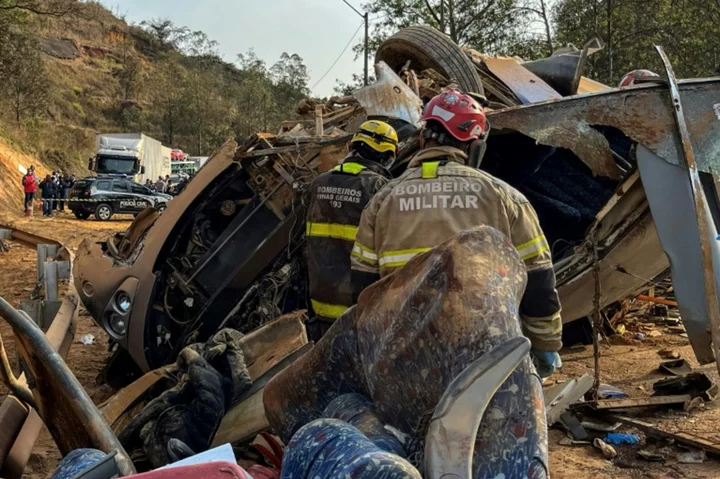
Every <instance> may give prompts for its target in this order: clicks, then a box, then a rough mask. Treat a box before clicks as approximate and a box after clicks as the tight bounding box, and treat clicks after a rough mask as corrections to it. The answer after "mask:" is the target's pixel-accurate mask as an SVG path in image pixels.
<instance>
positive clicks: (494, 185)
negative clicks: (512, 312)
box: [352, 91, 562, 377]
mask: <svg viewBox="0 0 720 479" xmlns="http://www.w3.org/2000/svg"><path fill="white" fill-rule="evenodd" d="M422 120H423V121H424V122H425V125H424V127H423V130H422V131H421V139H420V142H421V146H422V150H421V151H420V152H418V153H417V154H416V155H415V156H414V157H413V158H412V159H411V160H410V163H409V165H408V169H407V171H406V172H405V173H403V175H402V176H400V177H399V178H397V179H395V180H393V181H391V182H390V183H389V184H388V185H387V186H386V187H385V188H383V190H382V191H380V192H379V193H378V194H377V195H375V196H374V197H373V199H372V201H371V202H370V204H369V205H368V206H367V208H366V209H365V211H364V212H363V215H362V219H361V220H360V225H359V227H358V231H357V237H356V240H355V244H354V246H353V251H352V270H353V274H352V276H353V280H354V281H355V283H356V284H358V285H362V286H367V285H369V284H371V283H372V282H374V281H376V280H377V279H378V278H380V277H385V276H387V275H389V274H390V273H392V272H393V271H394V270H396V269H398V268H400V267H402V266H403V265H404V264H406V263H407V262H408V261H410V259H411V258H412V257H413V256H415V255H417V254H420V253H424V252H426V251H428V250H430V249H432V248H433V247H435V246H437V245H439V244H440V243H442V242H443V241H445V240H447V239H449V238H451V237H452V236H454V235H455V234H456V233H458V232H460V231H463V230H467V229H470V228H473V227H476V226H479V225H488V226H492V227H493V228H495V229H497V230H499V231H500V232H501V233H503V234H504V235H505V236H506V237H508V238H509V239H510V241H511V242H512V244H513V245H514V246H515V248H516V250H517V252H518V254H519V255H520V257H521V258H522V259H523V261H524V263H525V266H526V268H527V274H528V283H527V288H526V289H525V293H524V295H523V298H522V301H521V304H520V317H521V323H522V328H523V332H524V334H525V335H526V336H527V337H528V338H529V339H530V340H531V342H532V345H533V353H534V357H535V358H534V359H535V362H536V364H537V366H538V372H539V373H540V374H541V376H543V377H546V376H549V375H550V374H552V372H554V370H555V368H556V367H557V366H559V365H560V357H559V355H558V354H557V351H558V350H560V348H561V346H562V343H561V333H562V322H561V319H560V302H559V299H558V294H557V291H556V289H555V273H554V271H553V266H552V260H551V256H550V247H549V245H548V243H547V240H546V239H545V235H544V234H543V231H542V229H541V228H540V224H539V222H538V218H537V214H536V213H535V210H534V209H533V207H532V206H531V205H530V203H529V202H528V200H527V199H526V198H525V197H524V196H523V195H522V194H521V193H520V192H518V191H517V190H515V189H514V188H512V187H511V186H509V185H508V184H506V183H504V182H502V181H500V180H498V179H496V178H494V177H492V176H491V175H489V174H487V173H485V172H482V171H479V170H477V169H475V168H472V167H470V166H467V164H466V163H467V162H468V160H469V158H468V153H469V152H475V151H481V150H482V148H478V146H479V144H480V143H482V142H484V140H485V136H486V133H487V131H488V123H487V120H486V118H485V114H484V112H483V109H482V107H481V106H480V104H479V103H478V102H477V101H475V100H474V99H473V98H472V97H470V96H469V95H466V94H463V93H460V92H458V91H447V92H444V93H442V94H440V95H438V96H436V97H435V98H433V99H432V100H431V101H430V102H429V103H428V104H427V106H426V107H425V111H424V114H423V117H422Z"/></svg>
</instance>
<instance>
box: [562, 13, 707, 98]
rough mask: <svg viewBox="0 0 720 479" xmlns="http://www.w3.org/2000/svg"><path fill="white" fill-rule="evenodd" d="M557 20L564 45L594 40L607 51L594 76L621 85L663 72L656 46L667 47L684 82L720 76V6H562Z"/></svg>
mask: <svg viewBox="0 0 720 479" xmlns="http://www.w3.org/2000/svg"><path fill="white" fill-rule="evenodd" d="M553 20H554V24H555V28H556V35H557V37H556V40H557V42H558V43H560V44H566V43H573V44H574V45H577V46H581V45H582V44H583V43H585V41H587V40H588V39H590V38H592V37H599V38H600V39H602V40H603V42H604V44H605V48H604V50H603V51H601V52H599V53H598V54H596V55H593V56H592V57H590V62H589V63H590V65H589V71H588V73H589V75H590V76H592V77H593V78H595V79H597V80H599V81H602V82H605V83H608V84H616V83H617V82H618V80H619V79H620V77H622V75H623V74H625V73H627V72H628V71H631V70H634V69H639V68H645V69H650V70H654V71H656V72H659V73H661V72H662V66H661V64H660V61H659V57H658V55H657V53H656V51H655V48H654V45H662V46H663V47H664V48H665V50H666V51H667V53H668V55H669V56H670V59H671V61H672V62H673V66H674V68H675V70H676V73H677V74H678V75H679V76H681V77H697V76H710V75H717V74H718V66H719V65H720V58H719V56H720V2H717V1H708V0H600V1H593V2H587V1H583V0H559V1H558V2H557V4H556V6H555V9H554V13H553Z"/></svg>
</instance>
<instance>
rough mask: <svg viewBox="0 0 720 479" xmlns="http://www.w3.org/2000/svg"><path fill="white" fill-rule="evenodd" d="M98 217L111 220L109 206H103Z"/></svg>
mask: <svg viewBox="0 0 720 479" xmlns="http://www.w3.org/2000/svg"><path fill="white" fill-rule="evenodd" d="M98 216H99V217H100V219H103V220H107V219H109V218H110V208H108V207H107V206H101V207H100V208H99V210H98Z"/></svg>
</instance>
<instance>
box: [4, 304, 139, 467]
mask: <svg viewBox="0 0 720 479" xmlns="http://www.w3.org/2000/svg"><path fill="white" fill-rule="evenodd" d="M70 298H72V300H74V302H75V305H76V307H77V301H78V299H77V296H76V295H75V294H72V293H71V294H69V295H68V296H67V297H66V300H69V301H72V300H71V299H70ZM0 316H2V317H3V318H5V320H6V321H8V323H10V325H11V326H12V328H13V332H14V333H15V340H16V344H17V346H18V349H20V350H21V351H22V355H23V357H24V359H25V361H26V363H27V366H28V369H29V370H30V372H31V374H32V376H33V378H34V380H35V383H36V385H37V394H36V400H37V402H38V408H39V411H38V412H39V414H40V416H41V417H42V418H43V421H44V422H45V424H46V425H47V427H48V429H49V430H50V433H51V434H52V436H53V439H55V442H56V443H57V445H58V448H59V449H60V452H61V453H63V454H67V453H68V452H70V451H71V450H73V449H77V448H81V447H95V448H97V449H100V450H102V451H103V452H106V453H109V452H111V451H118V454H117V456H115V460H116V462H117V466H118V470H119V471H120V474H121V475H123V476H127V475H131V474H134V473H135V468H134V466H133V464H132V461H131V460H130V458H129V457H128V455H127V453H126V452H125V449H124V448H123V447H122V445H121V444H120V442H119V441H118V439H117V437H115V435H114V434H113V432H112V430H111V429H110V427H109V426H108V425H107V423H106V422H105V420H104V419H103V417H102V415H101V414H100V412H99V411H98V409H97V408H96V407H95V405H94V404H93V402H92V400H91V399H90V397H89V396H88V395H87V393H86V392H85V390H84V389H83V388H82V386H81V385H80V383H79V382H78V380H77V379H76V378H75V376H74V375H73V374H72V372H71V371H70V369H69V368H68V366H67V364H66V363H65V361H63V359H62V357H61V356H60V354H58V352H57V351H55V350H54V349H53V347H52V345H51V344H50V342H49V341H48V339H47V338H46V337H45V336H44V335H43V333H42V331H41V330H40V328H38V327H37V326H36V325H35V324H34V323H33V322H32V321H30V320H28V319H27V318H26V317H25V316H23V315H22V314H20V312H18V311H17V310H16V309H15V308H13V307H12V306H11V305H10V304H8V302H7V301H5V300H4V299H2V298H0Z"/></svg>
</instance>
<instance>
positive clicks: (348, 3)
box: [342, 0, 365, 18]
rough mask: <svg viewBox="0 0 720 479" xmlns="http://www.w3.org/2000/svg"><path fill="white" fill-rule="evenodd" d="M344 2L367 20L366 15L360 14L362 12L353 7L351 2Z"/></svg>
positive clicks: (344, 0)
mask: <svg viewBox="0 0 720 479" xmlns="http://www.w3.org/2000/svg"><path fill="white" fill-rule="evenodd" d="M342 1H343V2H345V5H347V6H348V7H350V8H352V9H353V10H355V13H357V14H358V15H360V16H361V17H363V18H365V15H364V14H362V13H360V11H359V10H358V9H357V8H355V7H353V6H352V4H351V3H350V2H348V1H347V0H342Z"/></svg>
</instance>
